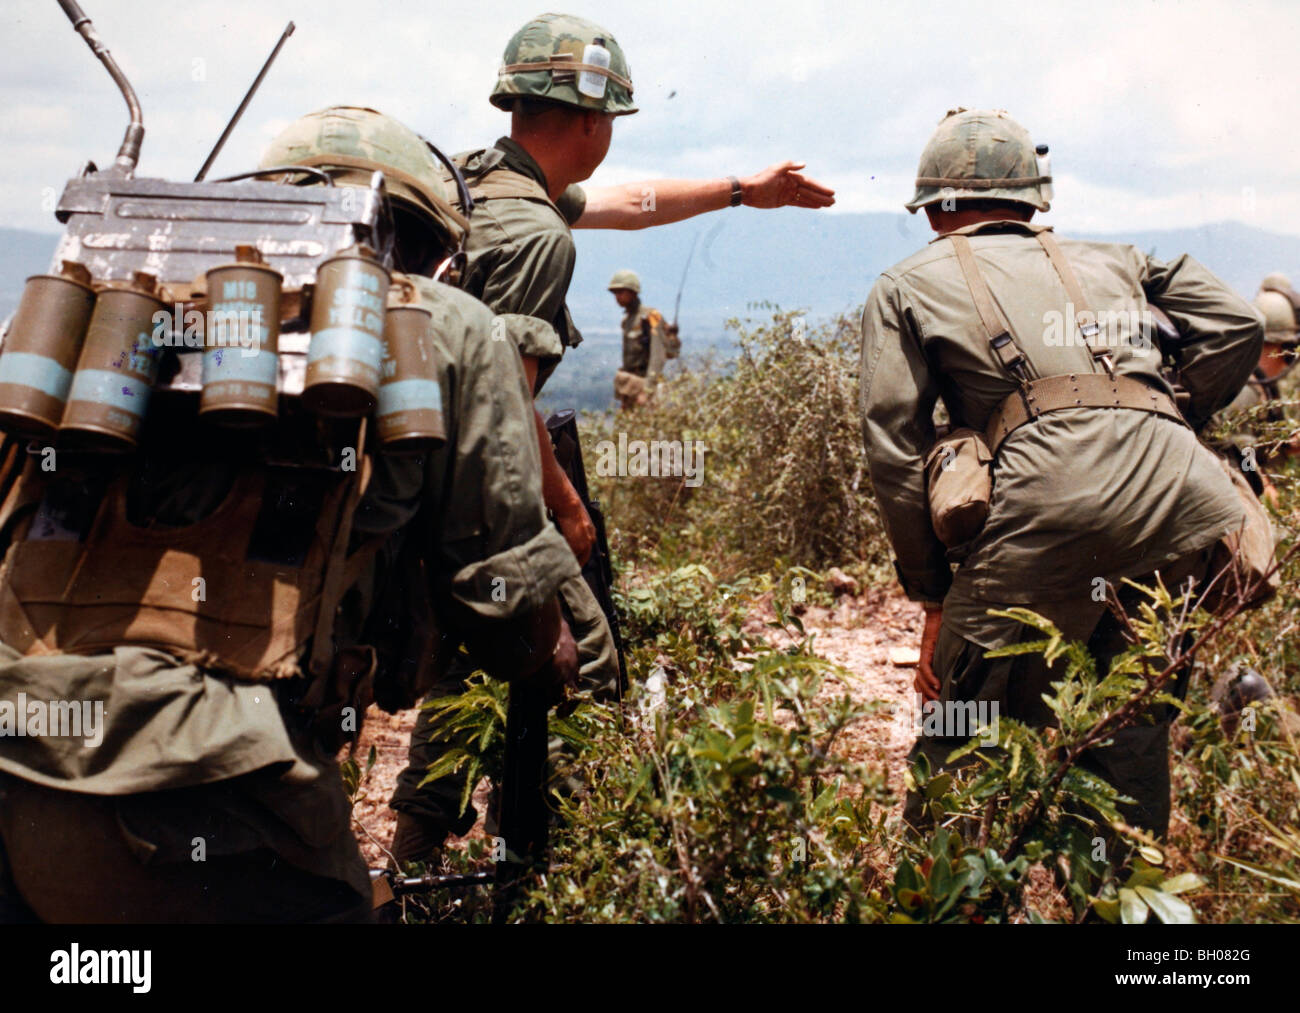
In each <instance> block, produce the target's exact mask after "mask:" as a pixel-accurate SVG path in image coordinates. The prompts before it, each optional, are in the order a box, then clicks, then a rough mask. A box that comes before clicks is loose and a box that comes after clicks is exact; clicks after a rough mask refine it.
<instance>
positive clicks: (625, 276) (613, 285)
mask: <svg viewBox="0 0 1300 1013" xmlns="http://www.w3.org/2000/svg"><path fill="white" fill-rule="evenodd" d="M620 288H625V289H628V290H629V291H631V292H637V293H640V291H641V279H640V278H638V277H637V276H636V272H635V271H615V272H614V277H612V278H610V279H609V290H610V291H611V292H613V291H615V290H616V289H620Z"/></svg>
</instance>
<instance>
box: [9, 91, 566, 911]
mask: <svg viewBox="0 0 1300 1013" xmlns="http://www.w3.org/2000/svg"><path fill="white" fill-rule="evenodd" d="M430 162H431V156H430V154H429V151H428V149H427V148H426V146H425V144H424V143H423V142H422V141H421V140H420V138H419V137H418V135H416V134H414V133H413V132H412V131H410V130H409V129H407V128H406V127H404V126H402V125H401V124H400V123H397V122H396V121H394V120H391V119H389V118H388V117H385V116H382V115H380V114H378V113H375V112H373V111H371V110H366V109H354V108H335V109H328V110H325V111H322V112H319V113H315V114H313V115H311V116H307V117H305V118H304V119H302V120H300V121H298V122H297V123H295V124H293V125H292V126H290V127H289V128H288V129H287V130H286V131H285V132H284V133H283V134H282V135H280V136H279V137H278V138H277V139H276V140H275V141H274V142H272V144H271V146H270V148H269V149H268V151H267V155H266V159H265V160H264V162H263V165H283V164H302V165H312V166H316V167H318V168H321V169H323V170H324V171H326V172H328V173H329V174H330V175H331V176H332V177H333V180H334V183H335V184H336V185H340V186H358V185H361V186H364V185H368V183H369V179H370V175H371V173H372V172H373V171H374V170H382V171H383V172H384V173H385V174H386V175H387V177H388V179H389V186H390V193H391V196H392V199H393V204H394V211H395V218H396V225H397V244H398V249H397V251H396V258H397V264H398V265H400V266H401V267H402V268H403V269H405V270H406V271H407V272H420V273H422V274H432V273H433V272H434V270H435V268H436V266H437V264H438V263H439V261H441V260H442V259H443V258H444V257H445V256H446V255H447V254H448V253H449V252H450V251H451V250H452V249H454V248H455V246H456V244H457V240H458V238H459V235H460V232H461V228H462V220H461V219H460V218H459V216H458V215H457V214H456V213H455V212H454V210H452V209H451V208H450V206H449V204H448V201H447V200H446V195H445V194H444V193H443V192H442V191H441V188H440V186H439V185H438V184H437V181H436V176H435V175H434V174H432V173H431V171H430V169H431V166H430V164H429V163H430ZM408 281H409V282H410V283H411V284H413V285H414V286H415V287H416V289H417V290H418V292H419V294H420V302H421V305H423V306H424V307H425V308H427V309H428V310H429V311H430V313H431V314H432V320H431V323H430V328H431V331H430V333H431V337H432V342H433V347H434V348H435V349H436V351H437V353H438V355H437V358H438V378H439V383H440V387H441V390H442V395H443V414H444V419H445V428H446V442H445V444H444V445H443V446H441V447H439V448H438V449H437V450H434V451H433V452H431V453H430V454H428V455H427V456H423V457H420V456H407V457H396V456H390V455H388V454H386V453H383V452H381V451H373V450H370V449H368V448H366V447H357V448H354V450H355V451H356V452H357V459H358V460H359V463H360V466H359V467H357V468H356V469H355V470H354V471H352V472H348V471H346V470H344V471H342V472H340V471H339V470H338V469H337V468H336V469H333V470H332V471H330V470H326V471H317V472H314V473H312V472H309V470H307V469H304V468H302V467H289V468H283V469H281V468H279V467H277V466H273V465H271V464H270V463H269V461H268V460H267V453H266V452H265V450H264V444H263V443H261V442H259V441H258V440H257V439H250V440H245V441H236V440H235V438H234V437H233V436H229V435H227V434H224V433H223V439H221V440H220V441H218V440H215V439H212V438H204V437H203V436H201V435H199V434H200V432H201V431H200V430H199V429H198V428H197V426H196V425H195V423H194V421H193V420H192V419H190V420H189V421H188V422H187V421H186V420H185V419H184V418H175V417H168V416H167V414H166V413H165V412H162V410H161V406H160V413H159V414H158V415H157V416H153V417H150V418H149V419H148V420H147V422H146V428H145V436H144V439H143V441H142V448H141V451H140V454H139V455H138V457H137V458H136V459H135V460H133V461H131V462H128V463H125V464H123V465H121V466H120V467H118V468H114V466H113V465H112V464H111V463H109V464H107V465H101V467H100V469H99V470H100V471H102V470H104V469H105V468H107V469H108V470H109V477H110V478H111V479H112V481H111V483H110V485H109V490H110V492H109V494H108V495H106V496H103V497H98V498H91V499H86V498H85V497H82V496H81V495H80V488H81V486H79V481H80V480H81V478H82V477H83V476H80V475H79V474H78V472H77V470H76V469H75V468H73V467H72V466H71V465H70V466H69V467H68V469H67V470H66V472H65V469H64V465H63V464H62V463H60V465H59V468H58V469H57V470H56V472H55V473H54V474H53V475H51V476H49V478H48V481H42V478H41V472H40V471H39V470H33V467H32V464H31V463H29V464H28V465H27V467H26V469H25V470H24V472H23V474H22V476H21V477H20V478H18V479H17V481H16V483H15V484H14V486H13V490H14V491H13V492H12V493H11V494H10V495H9V497H8V499H7V501H6V503H5V506H4V528H3V530H4V532H5V535H6V538H7V541H8V545H7V553H6V555H5V557H4V563H3V567H0V639H2V640H3V644H2V645H0V687H3V690H4V692H5V694H6V696H8V697H12V695H13V693H15V692H18V691H21V692H23V693H25V694H26V695H27V698H28V699H61V698H64V697H67V696H69V695H70V694H75V695H76V696H77V697H79V698H82V699H85V700H99V701H106V702H107V708H106V711H105V713H104V718H103V727H102V728H101V729H100V731H99V733H98V736H99V739H100V744H99V745H98V747H97V748H80V744H79V743H75V742H74V743H72V744H71V745H69V744H68V742H67V740H60V739H55V738H49V737H45V738H33V737H27V738H18V737H14V736H0V772H2V773H0V794H2V795H3V803H2V804H0V915H3V917H4V918H5V919H10V920H12V919H23V918H37V919H40V920H43V921H58V922H63V921H93V922H119V921H140V920H147V921H153V922H167V921H232V920H233V921H343V920H365V919H366V918H367V917H368V914H369V910H370V907H371V904H372V901H371V889H370V884H369V876H368V873H367V869H366V867H365V864H364V862H363V861H362V859H361V856H360V853H359V851H358V849H357V845H356V841H355V839H354V837H353V834H352V832H351V827H350V807H349V805H348V801H347V799H346V797H345V796H344V793H343V789H342V784H341V781H340V776H339V769H338V766H337V764H336V762H335V759H334V757H335V754H336V753H337V751H338V749H339V747H340V745H341V744H342V742H343V741H344V740H345V739H346V737H347V736H346V735H345V734H342V732H343V731H350V730H351V729H350V728H349V725H348V722H347V718H348V715H349V711H348V710H347V709H348V708H352V711H351V714H352V717H353V718H354V719H355V715H356V714H359V713H361V712H363V711H364V708H365V706H366V704H367V702H368V700H369V697H370V694H371V686H370V676H371V673H375V672H376V666H378V672H377V673H376V674H375V675H374V679H375V680H376V681H375V682H374V686H373V691H374V692H375V693H378V694H381V695H383V694H386V693H387V694H390V695H391V693H392V692H393V685H392V684H391V683H384V682H383V681H382V680H384V679H386V678H388V677H389V675H390V674H392V673H396V672H397V671H399V670H400V669H401V667H402V666H404V665H405V666H413V667H415V668H416V669H421V668H427V667H428V665H429V663H430V661H431V659H430V656H429V655H430V651H431V648H432V646H433V645H434V644H436V642H437V638H436V637H434V636H433V634H432V632H431V631H432V629H433V623H432V620H434V619H436V624H437V626H438V627H440V628H441V630H442V638H441V639H442V645H441V648H440V654H441V655H442V656H444V657H445V655H446V653H447V652H448V651H451V650H455V649H456V646H457V644H458V643H459V642H460V641H462V640H463V641H464V642H465V643H466V644H467V645H468V646H469V648H470V649H471V650H473V651H474V652H475V657H476V660H477V662H478V664H480V665H481V666H482V667H484V668H485V669H487V670H488V671H489V672H491V673H492V674H494V675H500V676H502V677H504V678H531V679H538V680H542V681H544V682H546V683H558V682H562V681H566V680H571V679H572V678H573V676H574V671H575V668H576V651H575V648H574V644H573V639H572V636H571V634H570V633H569V632H568V630H567V627H566V626H565V625H564V621H563V619H562V618H561V614H560V610H559V607H558V603H557V600H556V591H557V588H558V585H559V583H560V582H561V581H562V580H563V579H564V578H565V577H567V576H570V575H571V574H573V573H575V572H576V569H577V566H576V563H575V562H574V560H573V555H572V553H571V552H570V551H569V549H568V547H567V546H566V545H565V543H564V540H563V538H562V537H561V536H560V535H559V534H558V532H556V531H555V529H554V528H553V527H552V526H551V525H550V524H549V523H548V522H547V519H546V516H545V512H544V510H543V507H542V503H541V491H540V465H539V462H538V459H537V453H536V449H535V444H534V443H533V441H532V439H531V435H532V428H531V427H532V415H531V398H530V392H529V389H528V386H527V384H526V382H525V380H524V374H523V369H522V366H521V364H520V362H519V356H518V353H517V351H516V349H515V347H514V345H513V343H511V342H508V341H495V340H492V325H493V320H492V316H491V314H490V313H489V312H488V311H487V310H486V309H485V308H484V307H483V306H482V305H481V304H479V303H478V302H477V301H476V300H474V299H472V298H471V297H469V296H466V295H464V294H462V293H460V292H457V291H455V290H453V289H451V288H449V287H448V286H446V285H443V284H439V283H436V282H433V281H430V280H428V279H427V278H418V277H414V276H413V274H412V275H408ZM152 412H153V409H152V408H151V415H152ZM284 424H285V423H284V421H283V419H282V421H281V422H280V423H277V424H276V425H277V428H278V427H280V426H283V425H284ZM311 431H312V427H311V426H310V425H309V426H306V427H304V429H303V432H306V433H310V432H311ZM289 445H290V446H293V445H294V443H293V442H292V441H289ZM297 449H298V450H299V451H300V452H301V454H302V457H303V461H302V462H301V463H303V464H310V450H311V447H309V446H306V445H299V446H298V447H297ZM60 453H61V454H62V452H60ZM24 459H26V460H28V461H29V462H34V461H35V460H36V459H35V458H34V457H29V456H28V455H26V454H21V453H17V454H12V453H11V454H10V455H9V457H8V463H9V466H10V467H12V466H13V464H14V462H15V461H18V462H21V461H22V460H24ZM94 474H98V472H92V475H91V477H92V478H93V477H94ZM312 474H314V475H315V476H316V477H315V479H313V478H312V477H311V475H312ZM317 480H321V481H323V482H324V485H323V487H322V486H321V484H320V481H317ZM6 488H8V485H6ZM313 490H316V491H315V492H313ZM69 504H73V505H78V504H79V505H82V506H85V507H88V509H89V514H88V516H89V517H92V518H93V519H94V523H93V524H89V525H87V526H83V527H81V528H79V529H71V530H66V529H65V530H64V531H63V532H62V533H60V531H59V530H57V526H56V531H55V536H54V537H55V538H56V539H64V540H53V541H51V540H49V539H50V537H51V535H50V534H49V531H50V530H51V527H50V524H49V522H48V520H46V521H44V522H42V523H41V524H39V525H38V524H34V523H33V522H32V516H33V513H34V514H35V516H36V517H37V518H57V517H59V516H68V514H67V508H68V506H69ZM71 516H73V517H75V516H76V514H75V513H74V514H72V515H71ZM349 518H350V521H349ZM335 520H337V521H338V522H339V523H338V525H337V527H332V526H331V524H332V522H333V521H335ZM77 530H80V531H81V532H82V533H83V534H82V538H83V539H84V541H83V543H82V545H81V546H80V547H78V546H77V543H76V538H77V534H76V531H77ZM335 530H337V531H338V532H340V533H341V535H334V534H331V532H332V531H335ZM85 532H89V533H88V534H86V533H85ZM349 536H350V537H349ZM68 538H71V539H72V540H71V541H68V540H66V539H68ZM254 544H257V545H258V546H260V547H259V548H258V550H257V552H256V553H255V554H253V555H248V556H247V558H246V553H245V549H244V547H245V546H247V547H248V552H249V553H253V546H254ZM68 547H71V548H72V549H73V550H76V551H74V552H73V553H72V554H71V555H69V552H68ZM300 548H301V549H302V550H303V552H304V553H305V559H306V562H303V561H302V558H297V559H296V561H295V558H294V554H295V552H296V551H297V550H298V549H300ZM349 552H350V554H348V553H349ZM262 559H266V560H267V561H266V562H262V561H261V560H262ZM60 560H64V561H71V563H75V568H76V571H77V572H79V573H82V574H91V575H96V574H97V575H99V578H100V579H98V580H97V581H95V582H94V583H93V584H92V585H91V586H82V585H83V583H84V582H83V581H79V580H73V581H71V582H70V583H68V582H65V581H64V576H65V574H64V573H63V572H62V571H61V570H59V569H58V568H57V567H52V566H51V565H50V563H51V561H53V562H54V563H58V562H59V561H60ZM160 560H161V562H160ZM326 560H330V562H328V563H327V562H325V561H326ZM61 565H62V564H61ZM164 566H165V567H170V569H166V570H164V569H162V567H164ZM155 567H158V568H159V574H160V579H157V580H154V582H153V584H149V580H150V578H151V575H152V574H153V573H154V569H155ZM66 568H67V567H66V566H64V567H63V569H66ZM47 571H49V572H47ZM189 571H195V572H200V573H202V574H203V577H204V579H205V582H206V586H205V595H204V596H203V598H202V600H200V601H197V602H196V601H192V600H191V598H192V596H191V586H190V582H189V580H188V579H185V578H186V576H187V573H188V572H189ZM141 581H143V582H144V583H145V585H147V586H148V590H149V593H150V595H151V597H149V598H140V597H138V596H137V595H136V594H135V592H136V591H138V590H140V587H141ZM497 588H503V589H504V595H499V594H495V593H494V591H495V590H496V589H497ZM273 592H274V594H273ZM291 592H292V593H291ZM315 594H319V595H320V599H319V600H320V601H321V605H320V608H319V612H317V611H315V610H314V608H309V609H307V610H305V611H304V610H302V609H298V610H297V615H298V619H296V620H295V601H297V600H301V601H307V602H311V601H313V600H315V599H313V597H312V596H313V595H315ZM298 596H300V597H298ZM34 603H35V604H34ZM334 606H337V610H336V609H335V608H334ZM286 609H288V611H286ZM390 610H391V611H390ZM28 616H31V617H32V618H31V620H30V621H29V620H28V618H27V617H28ZM304 616H305V618H306V619H307V620H311V621H307V622H305V623H304V622H303V621H302V619H303V618H304ZM315 616H319V618H318V619H313V617H315ZM32 623H35V624H36V625H37V626H38V627H39V628H38V629H36V630H34V629H33V627H32V625H31V624H32ZM204 624H208V625H207V626H206V627H205V625H204ZM241 624H242V625H241ZM205 628H206V629H208V630H209V631H210V635H206V636H203V637H202V638H201V642H198V643H196V642H195V641H196V637H198V634H197V633H196V632H195V631H196V629H199V630H201V629H205ZM285 629H287V630H288V631H290V632H289V633H288V634H285V633H284V632H283V631H284V630H285ZM137 631H138V632H137ZM268 631H269V632H268ZM277 631H280V632H278V633H277ZM79 632H80V633H81V634H82V635H81V636H80V643H81V644H83V645H85V647H84V649H82V650H77V651H76V652H75V653H64V652H60V651H59V650H57V649H52V648H51V647H50V646H49V642H50V640H51V638H54V637H56V636H57V638H58V642H59V643H60V644H68V645H72V646H75V645H76V644H77V643H78V640H77V635H78V634H79ZM266 637H270V638H271V642H272V643H274V644H278V645H279V646H280V647H281V648H283V649H284V651H283V653H282V654H274V653H272V652H270V651H263V652H262V654H261V655H259V656H255V657H254V656H252V655H250V653H249V647H250V646H251V647H252V648H254V649H255V648H257V646H258V645H259V644H261V643H262V641H263V639H265V638H266ZM213 645H218V646H216V647H214V646H213ZM221 645H225V646H221ZM254 654H256V652H255V651H254ZM250 657H253V660H252V661H251V662H250V660H249V659H250ZM318 661H321V662H324V664H323V665H321V666H319V667H318V666H317V665H316V662H318ZM427 681H428V680H427V679H423V680H417V683H418V682H424V683H426V684H427ZM406 705H408V706H409V703H407V704H406ZM2 713H3V712H2V711H0V714H2ZM340 718H342V719H343V720H340ZM353 725H355V720H354V722H353Z"/></svg>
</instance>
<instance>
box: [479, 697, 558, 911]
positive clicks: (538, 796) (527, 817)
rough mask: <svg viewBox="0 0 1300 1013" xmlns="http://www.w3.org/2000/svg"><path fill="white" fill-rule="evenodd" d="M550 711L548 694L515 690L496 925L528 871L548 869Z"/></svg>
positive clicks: (503, 787)
mask: <svg viewBox="0 0 1300 1013" xmlns="http://www.w3.org/2000/svg"><path fill="white" fill-rule="evenodd" d="M550 709H551V704H550V700H549V698H548V694H547V692H546V691H545V690H539V689H538V688H537V687H534V686H530V685H527V684H525V683H515V684H514V685H512V686H511V687H510V703H509V705H508V707H507V709H506V758H505V771H504V775H503V777H502V779H501V819H500V822H499V825H498V831H497V832H498V834H499V836H500V838H501V840H502V841H504V842H505V848H506V855H505V857H504V859H502V860H498V861H497V863H496V884H497V889H496V894H495V896H494V897H493V905H492V920H493V921H494V922H495V923H497V924H501V923H503V922H504V921H505V919H506V917H507V916H508V915H509V914H510V909H511V908H512V907H514V901H515V898H516V897H517V896H518V894H519V887H520V884H521V883H522V882H523V880H524V877H525V876H526V875H527V874H528V871H529V869H530V868H542V869H544V868H545V867H546V860H547V854H546V849H547V843H548V841H547V838H548V817H549V814H548V811H547V806H546V754H547V745H548V736H547V733H546V720H547V712H548V711H549V710H550Z"/></svg>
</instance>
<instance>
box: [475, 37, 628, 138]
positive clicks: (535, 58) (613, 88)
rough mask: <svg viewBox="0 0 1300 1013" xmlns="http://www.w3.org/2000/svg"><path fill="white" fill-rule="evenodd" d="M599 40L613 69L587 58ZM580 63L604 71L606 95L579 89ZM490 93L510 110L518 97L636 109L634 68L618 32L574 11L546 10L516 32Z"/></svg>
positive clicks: (625, 110) (618, 112)
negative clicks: (597, 96)
mask: <svg viewBox="0 0 1300 1013" xmlns="http://www.w3.org/2000/svg"><path fill="white" fill-rule="evenodd" d="M597 39H601V40H602V45H604V47H605V48H606V49H608V50H609V69H608V70H606V69H604V68H601V67H594V66H591V65H588V64H586V63H584V62H583V55H584V53H585V52H586V49H587V46H589V45H591V44H592V43H594V42H595V41H596V40H597ZM534 65H535V67H534ZM570 68H574V69H570ZM577 68H581V69H584V70H588V71H595V72H597V73H600V74H602V75H604V77H605V78H606V82H605V95H604V97H603V98H592V97H591V96H589V95H583V94H582V93H581V92H579V91H578V70H577ZM489 98H490V101H491V102H492V104H493V105H494V106H496V107H497V108H498V109H506V110H509V109H510V107H511V106H512V105H514V102H515V99H517V98H534V99H544V100H546V101H550V102H559V103H560V104H562V105H567V106H576V107H577V108H579V109H591V110H593V111H595V112H603V113H612V114H613V115H615V116H623V115H626V114H628V113H634V112H636V111H637V110H636V106H635V105H633V104H632V71H631V69H630V68H629V67H628V65H627V58H626V57H625V56H624V55H623V50H622V48H621V47H620V46H619V44H618V43H617V42H616V41H615V39H614V36H612V35H611V34H610V33H609V32H607V31H605V29H603V28H601V27H600V25H598V24H596V23H594V22H592V21H588V20H586V19H585V18H579V17H574V16H573V15H571V14H543V15H541V16H540V17H536V18H533V20H532V21H530V22H528V24H526V25H524V27H523V28H521V29H519V31H517V32H515V34H514V35H513V36H512V37H511V39H510V41H509V42H508V43H507V44H506V51H505V53H504V54H503V55H502V58H501V69H500V70H499V71H498V72H497V83H496V87H495V88H493V89H492V94H491V96H490V97H489Z"/></svg>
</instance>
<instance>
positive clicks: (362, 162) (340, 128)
mask: <svg viewBox="0 0 1300 1013" xmlns="http://www.w3.org/2000/svg"><path fill="white" fill-rule="evenodd" d="M280 165H305V166H310V167H314V168H317V169H324V170H325V171H327V172H328V173H329V175H330V178H331V179H333V180H334V182H335V183H342V184H344V185H346V186H368V185H369V184H370V177H371V175H372V174H373V173H374V172H375V170H376V169H378V170H380V171H381V172H383V174H384V182H385V185H386V187H387V189H388V193H389V196H391V197H392V198H393V199H394V200H395V201H398V202H401V203H403V204H405V205H406V206H408V207H409V208H411V209H412V210H414V211H416V212H417V213H420V214H422V215H423V216H424V217H425V218H427V219H429V220H431V221H432V222H433V223H434V224H435V225H436V226H437V227H438V228H439V229H440V230H441V231H442V232H444V233H446V235H447V237H448V238H449V240H450V242H449V243H448V244H447V245H448V246H449V247H451V248H455V247H456V246H458V245H459V243H460V241H461V239H462V238H463V236H464V235H465V233H466V232H468V231H469V222H467V221H466V220H465V218H464V217H463V216H462V215H461V214H460V213H459V212H458V211H456V209H455V208H453V207H452V206H451V203H450V202H449V201H448V200H447V193H446V190H445V189H444V185H443V182H442V173H443V169H442V166H441V164H439V162H438V160H437V159H436V158H435V157H434V155H433V152H432V151H430V150H429V146H428V144H426V143H425V141H424V139H423V138H422V137H421V136H420V135H419V134H417V133H416V132H415V131H414V130H412V129H410V128H409V127H407V126H406V125H404V124H402V123H399V122H398V121H397V120H395V119H393V118H392V117H391V116H385V115H384V114H383V113H380V112H376V111H375V110H374V109H366V108H363V107H360V106H331V107H330V108H328V109H322V110H320V111H319V112H314V113H310V114H308V115H307V116H304V117H302V118H301V119H299V120H295V121H294V122H293V123H291V124H290V125H289V126H288V127H286V128H285V129H284V130H282V131H281V132H280V133H279V135H277V136H276V138H275V140H273V141H272V142H271V143H270V144H269V145H268V146H267V148H266V151H265V152H263V153H262V161H261V163H260V165H259V168H263V169H269V168H272V167H274V166H280Z"/></svg>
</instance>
